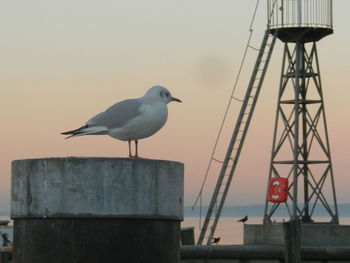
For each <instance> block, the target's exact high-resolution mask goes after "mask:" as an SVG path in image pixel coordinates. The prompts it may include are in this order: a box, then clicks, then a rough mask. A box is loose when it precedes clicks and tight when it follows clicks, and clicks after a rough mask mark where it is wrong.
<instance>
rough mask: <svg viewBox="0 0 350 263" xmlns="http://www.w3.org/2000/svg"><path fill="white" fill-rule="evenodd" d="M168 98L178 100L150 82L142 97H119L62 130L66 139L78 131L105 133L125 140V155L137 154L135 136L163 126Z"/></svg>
mask: <svg viewBox="0 0 350 263" xmlns="http://www.w3.org/2000/svg"><path fill="white" fill-rule="evenodd" d="M171 101H177V102H181V100H179V99H177V98H175V97H173V96H171V94H170V92H169V90H167V89H166V88H164V87H162V86H154V87H152V88H150V89H149V90H148V91H147V92H146V94H145V95H144V96H143V97H141V98H137V99H127V100H123V101H120V102H118V103H116V104H114V105H113V106H111V107H109V108H108V109H107V110H106V111H104V112H101V113H99V114H97V115H96V116H95V117H93V118H91V119H90V120H88V121H87V122H86V125H84V126H82V127H80V128H79V129H76V130H72V131H67V132H63V133H62V134H64V135H70V136H68V137H67V138H66V139H68V138H71V137H77V136H82V135H109V136H111V137H113V138H115V139H118V140H122V141H128V143H129V157H133V158H138V157H139V155H138V146H137V145H138V140H140V139H143V138H147V137H149V136H151V135H153V134H155V133H156V132H157V131H159V130H160V128H162V127H163V125H164V124H165V123H166V121H167V118H168V108H167V104H168V103H169V102H171ZM131 141H135V155H132V154H131Z"/></svg>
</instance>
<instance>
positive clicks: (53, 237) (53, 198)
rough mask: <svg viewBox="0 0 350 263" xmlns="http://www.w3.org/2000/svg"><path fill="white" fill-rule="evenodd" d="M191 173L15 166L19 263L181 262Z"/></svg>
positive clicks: (117, 165)
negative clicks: (182, 222) (185, 197)
mask: <svg viewBox="0 0 350 263" xmlns="http://www.w3.org/2000/svg"><path fill="white" fill-rule="evenodd" d="M183 171H184V167H183V164H181V163H177V162H169V161H159V160H149V159H126V158H49V159H31V160H18V161H14V162H13V163H12V200H11V205H12V207H11V217H12V218H13V219H14V261H15V262H16V263H31V262H35V263H47V262H50V263H73V262H74V263H77V262H81V263H85V262H91V263H94V262H96V263H99V262H103V263H109V262H110V263H114V262H119V263H124V262H125V263H139V262H152V263H164V262H167V263H178V262H179V260H180V220H182V219H183Z"/></svg>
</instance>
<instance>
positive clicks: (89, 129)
mask: <svg viewBox="0 0 350 263" xmlns="http://www.w3.org/2000/svg"><path fill="white" fill-rule="evenodd" d="M107 131H108V129H107V128H106V127H103V126H89V125H88V124H87V125H84V126H82V127H80V128H79V129H76V130H72V131H67V132H62V133H61V134H63V135H69V136H68V137H66V139H68V138H71V137H76V136H82V135H101V134H107Z"/></svg>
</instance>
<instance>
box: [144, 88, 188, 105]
mask: <svg viewBox="0 0 350 263" xmlns="http://www.w3.org/2000/svg"><path fill="white" fill-rule="evenodd" d="M144 97H145V98H147V99H152V100H160V101H163V102H164V103H165V104H168V103H169V102H172V101H177V102H181V100H180V99H178V98H175V97H173V96H172V95H171V93H170V91H169V90H168V89H166V88H164V87H162V86H153V87H152V88H150V89H149V90H148V91H147V92H146V94H145V96H144Z"/></svg>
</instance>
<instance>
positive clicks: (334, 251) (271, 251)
mask: <svg viewBox="0 0 350 263" xmlns="http://www.w3.org/2000/svg"><path fill="white" fill-rule="evenodd" d="M301 258H302V261H301V262H305V263H306V262H307V263H310V262H312V263H340V262H350V246H337V247H318V246H305V247H302V249H301ZM204 262H205V263H242V262H244V263H283V262H284V246H281V245H280V246H274V245H213V246H182V247H181V263H204Z"/></svg>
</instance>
